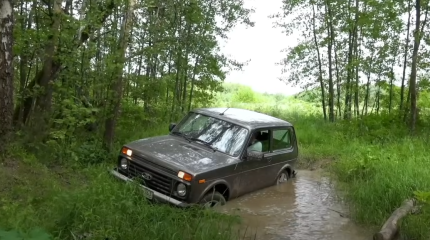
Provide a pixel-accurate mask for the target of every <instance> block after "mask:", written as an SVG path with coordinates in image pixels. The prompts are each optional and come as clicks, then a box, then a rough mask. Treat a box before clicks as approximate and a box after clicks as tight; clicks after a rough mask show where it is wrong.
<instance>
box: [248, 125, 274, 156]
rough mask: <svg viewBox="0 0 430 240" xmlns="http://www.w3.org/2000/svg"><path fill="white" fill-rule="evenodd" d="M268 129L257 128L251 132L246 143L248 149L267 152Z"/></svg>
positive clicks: (268, 141)
mask: <svg viewBox="0 0 430 240" xmlns="http://www.w3.org/2000/svg"><path fill="white" fill-rule="evenodd" d="M269 136H270V135H269V130H258V131H255V132H254V133H253V135H252V136H251V140H250V142H249V145H248V150H251V151H257V152H268V151H269V149H270V146H269V144H270V137H269Z"/></svg>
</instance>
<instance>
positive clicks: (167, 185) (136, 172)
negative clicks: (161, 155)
mask: <svg viewBox="0 0 430 240" xmlns="http://www.w3.org/2000/svg"><path fill="white" fill-rule="evenodd" d="M144 174H150V175H151V176H152V178H151V179H150V180H146V179H144V178H143V177H142V176H143V175H144ZM128 175H129V177H131V178H137V179H139V180H141V181H142V182H143V185H145V186H146V187H148V188H151V189H153V190H156V191H157V192H160V193H163V194H165V195H167V196H170V195H171V193H172V189H173V188H172V186H173V179H172V178H170V177H168V176H166V175H164V174H162V173H159V172H157V171H155V170H154V168H152V167H146V166H143V165H141V164H138V163H136V162H135V161H130V165H129V168H128Z"/></svg>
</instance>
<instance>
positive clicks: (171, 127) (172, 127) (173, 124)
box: [169, 123, 176, 132]
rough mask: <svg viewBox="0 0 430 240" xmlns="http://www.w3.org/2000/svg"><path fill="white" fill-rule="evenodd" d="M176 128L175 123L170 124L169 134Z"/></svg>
mask: <svg viewBox="0 0 430 240" xmlns="http://www.w3.org/2000/svg"><path fill="white" fill-rule="evenodd" d="M175 127H176V123H171V124H170V125H169V132H171V131H172V130H173V129H174V128H175Z"/></svg>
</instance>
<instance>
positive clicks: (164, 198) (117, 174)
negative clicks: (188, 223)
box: [110, 168, 189, 207]
mask: <svg viewBox="0 0 430 240" xmlns="http://www.w3.org/2000/svg"><path fill="white" fill-rule="evenodd" d="M110 173H111V174H112V175H114V176H115V177H117V178H119V179H121V180H123V181H126V182H133V180H132V179H130V178H128V177H126V176H124V175H122V174H121V173H120V172H118V170H117V169H116V168H115V169H113V170H111V171H110ZM139 186H140V187H141V188H142V190H143V191H149V192H151V193H152V196H153V198H154V199H155V200H158V201H161V202H167V203H171V204H173V205H176V206H178V207H187V206H189V204H188V203H186V202H181V201H178V200H176V199H174V198H172V197H169V196H167V195H164V194H162V193H159V192H157V191H154V190H152V189H150V188H147V187H145V186H143V185H142V184H140V185H139ZM145 196H146V197H147V198H149V197H148V195H145ZM149 199H151V198H149Z"/></svg>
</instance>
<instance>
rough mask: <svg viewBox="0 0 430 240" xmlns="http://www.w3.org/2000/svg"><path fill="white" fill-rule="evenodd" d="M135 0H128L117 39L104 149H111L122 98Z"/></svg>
mask: <svg viewBox="0 0 430 240" xmlns="http://www.w3.org/2000/svg"><path fill="white" fill-rule="evenodd" d="M134 5H135V0H129V2H128V10H127V13H126V15H125V17H124V18H125V19H124V24H123V27H122V33H121V35H120V39H119V46H118V52H117V54H118V55H117V62H116V63H117V65H116V71H115V72H116V75H115V79H114V82H113V84H112V85H111V91H112V93H113V96H111V97H110V98H109V100H110V104H109V108H108V113H109V117H108V118H107V119H106V121H105V134H104V145H105V148H106V150H108V151H111V150H112V147H113V142H114V137H115V127H116V120H117V118H118V115H119V111H120V107H121V100H122V84H123V80H122V79H123V69H124V63H125V53H126V50H127V46H128V42H129V39H130V38H129V36H130V33H131V29H132V23H133V12H134V11H133V10H134Z"/></svg>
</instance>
